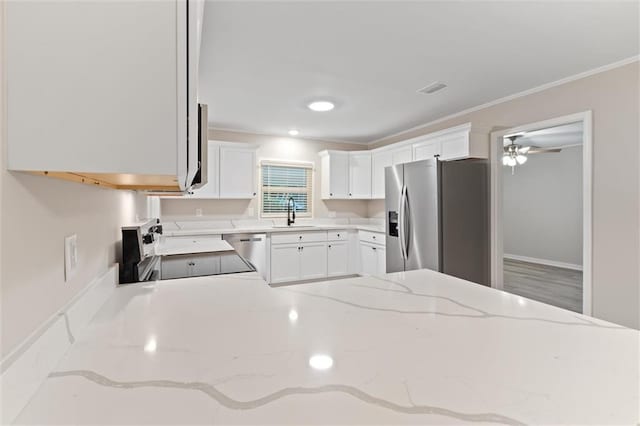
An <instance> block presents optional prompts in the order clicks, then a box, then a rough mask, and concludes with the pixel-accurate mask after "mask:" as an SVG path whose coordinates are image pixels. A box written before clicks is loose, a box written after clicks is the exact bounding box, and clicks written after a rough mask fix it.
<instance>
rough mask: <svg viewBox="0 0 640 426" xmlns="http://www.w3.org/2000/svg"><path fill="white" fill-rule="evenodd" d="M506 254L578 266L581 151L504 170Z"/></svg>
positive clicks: (546, 155)
mask: <svg viewBox="0 0 640 426" xmlns="http://www.w3.org/2000/svg"><path fill="white" fill-rule="evenodd" d="M503 183H504V186H503V231H504V252H505V256H506V255H508V254H511V255H517V256H525V257H531V258H535V259H542V260H551V261H554V262H561V263H568V264H572V265H580V266H581V265H582V147H581V146H575V147H571V148H564V149H563V150H562V151H561V152H558V153H544V154H534V155H529V157H528V161H527V162H526V163H525V164H523V165H521V166H517V167H516V168H515V174H513V175H512V174H511V168H510V167H503Z"/></svg>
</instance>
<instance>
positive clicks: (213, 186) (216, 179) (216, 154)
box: [187, 142, 220, 198]
mask: <svg viewBox="0 0 640 426" xmlns="http://www.w3.org/2000/svg"><path fill="white" fill-rule="evenodd" d="M187 198H220V146H218V145H217V144H215V143H211V142H210V143H209V147H208V153H207V183H206V184H204V185H203V186H202V187H200V188H198V189H195V190H193V193H192V194H189V195H188V196H187Z"/></svg>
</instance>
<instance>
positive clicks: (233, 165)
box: [220, 145, 257, 198]
mask: <svg viewBox="0 0 640 426" xmlns="http://www.w3.org/2000/svg"><path fill="white" fill-rule="evenodd" d="M256 184H257V182H256V152H255V149H252V148H236V147H233V146H226V145H223V146H220V198H254V197H255V196H256Z"/></svg>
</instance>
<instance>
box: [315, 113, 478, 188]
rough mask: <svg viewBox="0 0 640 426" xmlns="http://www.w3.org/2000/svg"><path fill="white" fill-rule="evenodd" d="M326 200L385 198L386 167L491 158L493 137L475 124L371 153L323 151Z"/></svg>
mask: <svg viewBox="0 0 640 426" xmlns="http://www.w3.org/2000/svg"><path fill="white" fill-rule="evenodd" d="M319 155H320V157H321V166H322V172H321V173H322V181H321V183H322V185H321V186H322V198H323V199H384V196H385V194H384V185H385V176H384V174H385V171H384V170H385V168H386V167H389V166H392V165H393V166H395V165H396V164H403V163H410V162H412V161H420V160H426V159H429V158H434V157H438V158H439V159H440V160H441V161H449V160H460V159H464V158H489V135H488V132H487V133H483V132H478V131H476V130H475V129H472V128H471V123H466V124H462V125H460V126H456V127H452V128H449V129H445V130H441V131H439V132H435V133H431V134H428V135H424V136H420V137H417V138H414V139H410V140H405V141H402V142H398V143H395V144H392V145H387V146H384V147H381V148H376V149H373V150H371V151H352V152H347V151H322V152H320V153H319Z"/></svg>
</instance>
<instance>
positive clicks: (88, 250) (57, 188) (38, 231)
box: [0, 5, 145, 358]
mask: <svg viewBox="0 0 640 426" xmlns="http://www.w3.org/2000/svg"><path fill="white" fill-rule="evenodd" d="M0 6H2V7H0V14H2V13H3V12H4V5H0ZM3 22H4V21H3V19H2V16H0V23H3ZM1 30H2V28H0V34H2V33H3V31H1ZM2 44H3V43H0V45H2ZM0 63H1V64H5V61H4V55H3V56H2V61H1V62H0ZM0 68H1V69H2V70H1V71H2V74H3V84H2V87H1V93H0V98H1V99H2V104H1V110H0V118H1V120H2V122H1V124H2V126H1V133H0V160H1V161H2V164H1V165H0V212H1V213H0V214H1V216H0V302H1V303H0V306H1V311H2V313H1V323H2V341H1V349H2V350H1V354H2V357H3V358H4V357H5V356H6V355H7V354H8V353H10V352H11V351H12V350H13V349H14V348H16V346H17V345H19V344H20V343H21V342H22V341H23V340H25V339H26V338H27V337H28V336H29V334H31V333H32V332H33V331H34V330H35V329H36V328H37V327H38V326H40V324H42V323H43V322H44V321H46V320H47V319H49V318H50V317H51V315H53V314H54V313H55V312H56V311H57V310H58V309H60V308H61V307H62V306H64V305H65V304H66V303H67V302H68V301H69V300H70V299H72V298H73V297H74V296H75V295H76V294H77V293H78V292H80V291H81V290H82V289H83V288H84V287H85V286H86V285H87V284H89V283H90V282H91V281H92V280H93V279H94V278H95V277H97V276H99V275H101V274H102V273H103V272H106V270H107V268H108V267H109V266H110V265H111V264H113V262H114V261H115V260H116V257H117V242H118V241H119V240H120V232H119V229H120V227H121V226H122V225H123V224H124V223H127V222H131V221H132V220H134V217H135V215H136V212H137V209H138V208H140V209H141V210H142V209H144V207H145V205H144V202H143V201H144V199H142V198H141V197H140V196H138V195H137V194H135V193H133V192H130V191H114V190H109V189H99V188H94V187H90V186H86V185H81V184H77V183H71V182H66V181H61V180H56V179H53V178H47V177H43V176H33V175H29V174H25V173H14V172H11V173H10V172H7V171H6V163H5V161H6V157H5V152H6V148H7V141H6V126H5V123H6V121H5V119H6V97H5V93H6V91H5V88H6V85H5V81H4V68H3V67H0ZM51 142H52V143H54V142H55V141H51ZM140 201H142V202H140ZM140 213H141V214H143V215H144V211H142V212H140ZM72 233H76V234H77V235H78V257H79V268H78V270H77V273H76V274H75V276H74V277H73V278H72V279H70V280H69V281H68V282H65V281H64V237H65V236H66V235H69V234H72Z"/></svg>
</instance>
